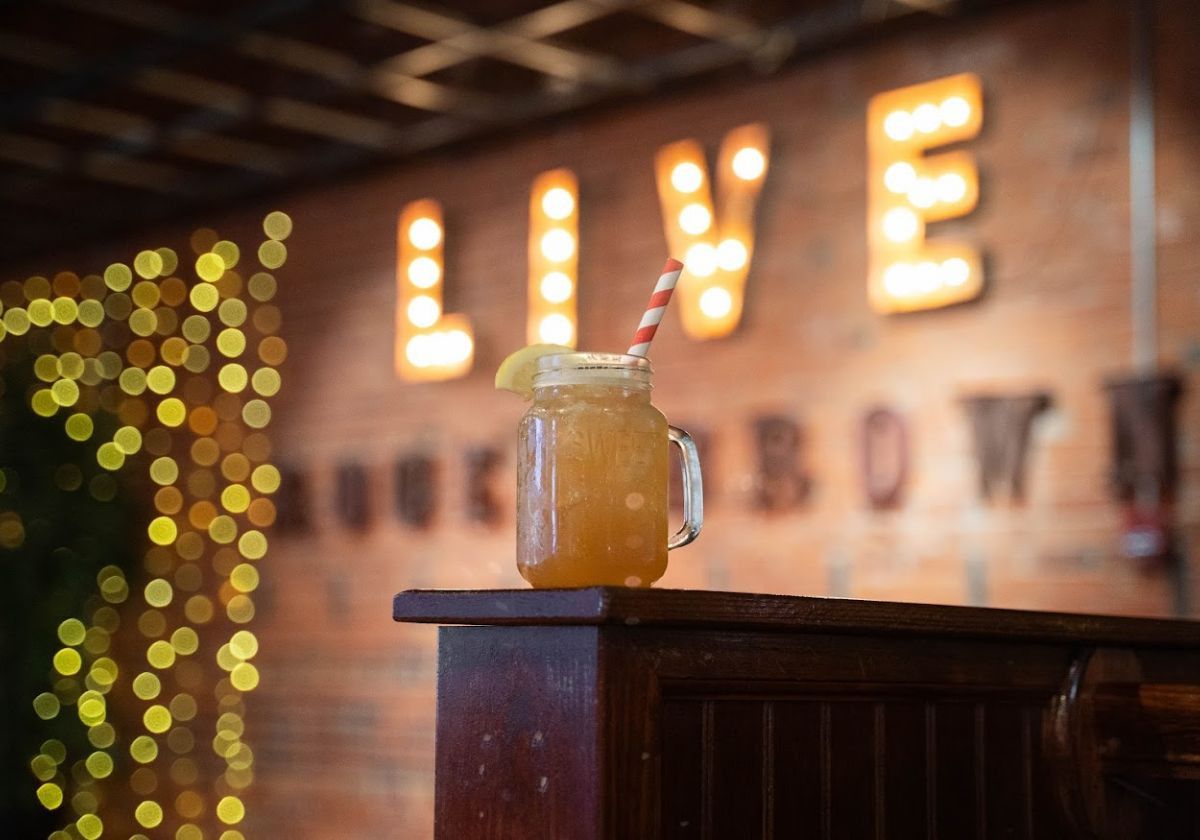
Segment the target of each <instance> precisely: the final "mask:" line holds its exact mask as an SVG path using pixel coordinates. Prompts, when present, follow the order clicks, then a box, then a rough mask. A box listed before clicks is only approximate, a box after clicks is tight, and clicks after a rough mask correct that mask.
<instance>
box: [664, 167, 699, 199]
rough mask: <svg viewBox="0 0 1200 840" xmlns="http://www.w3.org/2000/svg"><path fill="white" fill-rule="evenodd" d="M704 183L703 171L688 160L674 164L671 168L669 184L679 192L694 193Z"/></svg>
mask: <svg viewBox="0 0 1200 840" xmlns="http://www.w3.org/2000/svg"><path fill="white" fill-rule="evenodd" d="M703 183H704V173H703V172H702V171H701V170H700V167H699V166H697V165H696V164H694V163H691V162H690V161H684V162H683V163H679V164H676V165H675V168H674V169H672V170H671V186H673V187H674V188H675V189H677V190H679V191H680V192H681V193H694V192H695V191H696V190H698V189H700V185H701V184H703Z"/></svg>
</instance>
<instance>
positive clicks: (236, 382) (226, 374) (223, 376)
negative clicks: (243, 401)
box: [217, 362, 247, 394]
mask: <svg viewBox="0 0 1200 840" xmlns="http://www.w3.org/2000/svg"><path fill="white" fill-rule="evenodd" d="M217 381H218V382H219V383H220V384H221V387H222V388H224V389H225V390H226V391H228V392H229V393H231V394H238V393H241V392H242V391H244V390H245V388H246V381H247V376H246V368H244V367H243V366H242V365H239V364H237V363H236V362H234V363H230V364H227V365H223V366H222V367H221V370H220V371H219V372H218V373H217Z"/></svg>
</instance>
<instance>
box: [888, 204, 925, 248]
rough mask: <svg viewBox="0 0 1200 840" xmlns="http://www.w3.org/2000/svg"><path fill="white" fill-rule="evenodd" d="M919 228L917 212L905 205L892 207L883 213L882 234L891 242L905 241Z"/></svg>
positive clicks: (914, 234) (915, 233)
mask: <svg viewBox="0 0 1200 840" xmlns="http://www.w3.org/2000/svg"><path fill="white" fill-rule="evenodd" d="M919 228H920V220H919V219H918V218H917V214H916V213H914V212H913V211H911V210H909V209H908V208H907V207H893V208H892V209H891V210H889V211H887V212H886V213H884V214H883V235H884V236H886V237H887V238H888V239H890V240H891V241H892V242H907V241H908V240H910V239H912V238H913V237H914V236H916V235H917V230H918V229H919Z"/></svg>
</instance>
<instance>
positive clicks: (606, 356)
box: [537, 352, 654, 373]
mask: <svg viewBox="0 0 1200 840" xmlns="http://www.w3.org/2000/svg"><path fill="white" fill-rule="evenodd" d="M537 366H538V373H546V372H549V371H554V370H627V371H645V372H646V373H653V372H654V369H653V367H652V366H651V364H650V360H649V359H647V358H646V357H645V356H631V355H629V354H628V353H591V352H576V353H552V354H550V355H549V356H542V357H541V358H540V359H538V363H537Z"/></svg>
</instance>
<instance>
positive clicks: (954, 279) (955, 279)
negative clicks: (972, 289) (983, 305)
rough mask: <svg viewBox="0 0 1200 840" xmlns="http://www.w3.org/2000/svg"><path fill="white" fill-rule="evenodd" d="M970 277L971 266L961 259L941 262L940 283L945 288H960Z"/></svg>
mask: <svg viewBox="0 0 1200 840" xmlns="http://www.w3.org/2000/svg"><path fill="white" fill-rule="evenodd" d="M970 276H971V266H970V264H968V263H967V261H966V260H964V259H963V258H962V257H951V258H950V259H948V260H945V261H943V262H942V282H943V283H945V284H946V285H947V286H961V285H962V284H963V283H966V282H967V278H969V277H970Z"/></svg>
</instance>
